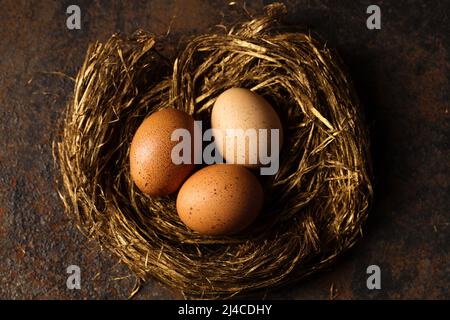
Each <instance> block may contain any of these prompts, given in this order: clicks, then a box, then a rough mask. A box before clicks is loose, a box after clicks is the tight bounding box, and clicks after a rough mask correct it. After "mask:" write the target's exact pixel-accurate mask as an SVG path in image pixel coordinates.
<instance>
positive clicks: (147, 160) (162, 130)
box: [130, 108, 194, 196]
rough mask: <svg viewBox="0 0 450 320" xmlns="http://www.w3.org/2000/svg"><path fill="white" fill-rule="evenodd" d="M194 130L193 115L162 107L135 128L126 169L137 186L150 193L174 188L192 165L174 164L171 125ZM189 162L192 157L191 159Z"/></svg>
mask: <svg viewBox="0 0 450 320" xmlns="http://www.w3.org/2000/svg"><path fill="white" fill-rule="evenodd" d="M181 128H182V129H187V130H189V132H190V134H191V137H193V133H194V119H193V118H192V117H191V116H190V115H188V114H187V113H185V112H183V111H180V110H176V109H173V108H166V109H162V110H160V111H157V112H155V113H153V114H151V115H150V116H149V117H148V118H146V119H145V120H144V122H143V123H142V124H141V125H140V126H139V128H138V129H137V131H136V133H135V135H134V137H133V140H132V142H131V147H130V173H131V178H132V180H133V181H134V183H135V184H136V185H137V187H138V188H139V189H140V190H141V191H142V192H144V193H146V194H148V195H151V196H165V195H168V194H170V193H172V192H175V191H176V190H178V188H179V187H180V186H181V184H182V183H183V182H184V180H186V178H187V176H188V175H189V174H190V173H191V171H192V170H193V169H194V165H193V164H174V162H173V161H172V158H171V153H172V148H173V147H174V146H175V145H176V144H177V143H178V142H177V141H171V135H172V132H173V131H174V130H175V129H181ZM191 163H193V161H191Z"/></svg>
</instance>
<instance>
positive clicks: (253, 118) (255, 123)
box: [211, 88, 283, 168]
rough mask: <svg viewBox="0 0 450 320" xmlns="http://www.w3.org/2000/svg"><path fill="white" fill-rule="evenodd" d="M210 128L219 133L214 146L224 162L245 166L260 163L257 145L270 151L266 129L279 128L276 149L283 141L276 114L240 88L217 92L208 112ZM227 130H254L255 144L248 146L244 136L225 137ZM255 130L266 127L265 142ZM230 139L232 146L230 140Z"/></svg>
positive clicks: (255, 95) (268, 133)
mask: <svg viewBox="0 0 450 320" xmlns="http://www.w3.org/2000/svg"><path fill="white" fill-rule="evenodd" d="M211 127H212V128H213V129H215V130H217V131H218V133H219V134H220V138H219V139H217V141H216V145H217V148H218V151H219V152H220V154H221V155H222V156H223V157H224V158H225V159H226V161H227V163H235V164H242V165H244V166H246V167H248V168H257V167H260V166H261V161H260V160H261V158H260V155H259V148H261V147H264V148H265V150H269V151H270V150H271V139H270V129H278V130H279V131H278V132H279V139H278V141H277V142H278V145H279V149H281V146H282V142H283V128H282V126H281V121H280V118H279V117H278V114H277V113H276V112H275V110H274V109H273V108H272V106H271V105H270V104H269V102H267V100H265V99H264V98H263V97H261V96H260V95H258V94H256V93H254V92H252V91H250V90H247V89H243V88H231V89H228V90H226V91H225V92H223V93H222V94H221V95H219V97H218V98H217V100H216V102H215V103H214V106H213V109H212V112H211ZM227 129H234V130H235V129H242V130H243V131H244V132H245V131H246V130H248V129H254V130H256V132H257V133H258V135H257V143H256V144H254V145H253V147H251V145H250V143H249V139H248V138H247V137H243V138H242V139H234V138H231V137H230V135H228V136H227ZM259 129H267V130H268V131H267V139H266V140H265V142H264V140H261V139H260V138H259V137H260V136H259ZM230 138H231V139H232V140H233V141H234V145H233V144H232V143H230V142H231V140H229V139H230ZM275 141H276V140H275Z"/></svg>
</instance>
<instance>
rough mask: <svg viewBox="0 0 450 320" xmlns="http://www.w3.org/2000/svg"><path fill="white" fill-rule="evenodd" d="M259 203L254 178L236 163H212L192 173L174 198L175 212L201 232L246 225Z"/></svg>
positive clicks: (230, 231)
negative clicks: (175, 198)
mask: <svg viewBox="0 0 450 320" xmlns="http://www.w3.org/2000/svg"><path fill="white" fill-rule="evenodd" d="M262 205H263V189H262V187H261V184H260V183H259V181H258V179H257V178H256V177H255V176H254V175H253V174H252V173H251V172H250V171H248V170H247V169H246V168H244V167H242V166H238V165H229V164H216V165H212V166H208V167H205V168H203V169H201V170H200V171H198V172H196V173H194V174H193V175H192V176H191V177H190V178H189V179H188V180H187V181H186V182H185V183H184V184H183V186H182V187H181V189H180V191H179V193H178V197H177V203H176V206H177V211H178V215H179V217H180V219H181V221H183V223H184V224H186V226H188V227H189V228H190V229H192V230H194V231H197V232H199V233H202V234H205V235H232V234H235V233H238V232H240V231H242V230H243V229H245V228H246V227H248V226H249V225H250V224H251V223H252V222H253V221H254V220H255V218H256V217H257V215H258V214H259V212H260V211H261V208H262Z"/></svg>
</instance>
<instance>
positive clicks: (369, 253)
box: [0, 0, 450, 299]
mask: <svg viewBox="0 0 450 320" xmlns="http://www.w3.org/2000/svg"><path fill="white" fill-rule="evenodd" d="M376 2H377V3H376V4H378V5H380V7H381V10H382V11H381V12H382V29H381V30H377V31H370V30H368V29H367V28H366V26H365V23H366V18H367V16H368V15H367V14H366V8H367V6H368V5H370V4H372V1H346V2H344V1H339V2H336V1H314V0H304V1H287V5H288V9H289V15H288V17H287V21H288V22H289V23H291V24H300V25H306V26H308V27H310V28H311V29H312V30H314V31H316V32H318V33H319V34H321V35H322V37H323V38H325V39H327V40H328V41H329V44H330V45H331V46H334V47H336V48H337V49H338V50H339V52H340V53H341V55H342V57H343V59H344V61H345V62H346V64H347V65H348V67H349V70H350V74H351V76H352V78H353V80H354V82H355V84H356V87H357V90H358V93H359V96H360V98H361V100H362V102H363V104H364V106H365V109H366V113H367V117H368V121H369V124H370V127H371V131H372V135H373V153H374V161H375V192H376V198H375V203H374V206H373V209H372V211H371V218H370V219H369V222H368V225H367V228H366V230H365V238H364V239H363V241H362V242H361V243H360V244H359V245H357V246H356V247H355V248H354V249H353V250H352V251H351V252H350V253H348V254H346V255H345V257H343V258H342V259H341V260H340V261H339V263H338V264H337V265H336V267H335V268H333V269H332V270H330V271H327V272H324V273H321V274H319V275H317V276H314V277H312V278H311V279H310V280H308V281H306V282H303V283H300V284H295V285H292V286H290V287H286V288H283V289H280V290H276V291H274V292H267V293H265V294H266V297H267V298H275V299H279V298H280V299H283V298H288V299H328V298H329V297H330V287H331V286H332V285H333V286H334V288H335V289H336V292H335V293H336V298H337V299H364V298H388V299H407V298H412V299H416V298H424V299H435V298H446V299H449V298H450V294H449V288H448V287H449V274H450V268H449V263H448V261H450V259H449V258H450V257H449V253H448V252H449V244H450V243H449V242H450V239H449V213H450V206H449V203H450V192H449V163H450V139H449V136H450V131H449V123H450V121H449V120H450V119H449V98H450V96H449V92H450V90H449V77H450V63H449V54H450V51H449V48H450V39H449V37H448V31H449V30H450V22H449V12H450V3H449V2H448V1H433V2H431V1H425V0H423V1H376ZM266 3H267V1H248V3H247V9H248V11H249V12H251V13H257V12H261V8H262V6H263V5H264V4H266ZM70 4H71V3H70V2H68V1H12V0H7V1H0V9H1V10H0V23H1V24H2V25H1V28H0V298H2V299H46V298H48V299H124V298H127V296H128V294H129V293H130V291H131V290H132V287H133V285H134V279H133V277H130V276H128V275H129V272H128V270H127V268H126V267H124V266H123V265H121V264H120V263H118V261H117V259H116V258H115V257H113V256H111V255H110V254H108V252H105V251H101V250H100V248H99V247H98V246H97V245H96V244H95V243H92V242H89V241H87V240H86V239H85V238H84V237H83V236H82V235H81V234H80V233H79V232H78V230H77V229H76V227H75V226H74V225H73V223H72V222H71V221H70V220H69V219H68V218H67V217H66V216H65V215H64V212H63V208H62V204H61V201H60V200H59V198H58V195H57V192H56V191H55V178H56V177H57V175H58V173H57V172H55V171H54V169H53V164H52V151H51V150H52V149H51V143H52V140H53V139H54V138H55V136H56V135H57V134H58V132H57V131H56V130H55V128H56V124H57V122H58V121H59V119H60V117H61V112H62V110H63V109H64V103H65V100H66V99H67V97H68V96H69V95H70V93H71V89H72V83H71V81H70V80H68V79H65V78H62V77H60V76H57V75H54V74H49V73H48V72H56V71H57V72H63V73H65V74H68V75H71V76H74V75H75V74H76V71H77V69H78V68H79V66H80V65H81V63H82V61H83V58H84V54H85V51H86V48H87V45H88V43H90V42H92V41H95V40H101V41H102V40H105V39H107V38H108V37H109V36H110V35H111V34H112V33H114V32H116V31H121V32H125V33H130V32H132V31H134V30H135V29H136V28H143V29H146V30H151V31H153V32H156V33H159V34H163V33H165V32H166V31H167V29H168V27H169V25H170V30H171V33H172V34H173V35H174V36H175V37H177V36H178V37H180V36H183V35H187V34H198V33H201V32H204V31H207V30H208V28H210V27H212V26H214V25H216V24H219V23H220V22H221V21H222V19H223V18H222V16H223V13H227V12H229V9H228V5H227V2H226V1H200V0H188V1H129V2H125V1H106V0H104V1H87V0H86V1H78V5H79V6H80V8H81V12H82V19H81V22H82V28H81V30H74V31H70V30H68V29H67V28H66V17H67V15H66V8H67V6H69V5H70ZM374 4H375V3H374ZM174 16H175V17H174ZM71 264H75V265H79V266H80V267H81V272H82V274H81V276H82V283H81V290H68V289H67V287H66V279H67V274H66V268H67V266H69V265H71ZM371 264H376V265H379V266H380V268H381V271H382V277H381V279H382V289H381V290H374V291H370V290H368V289H367V287H366V279H367V275H366V268H367V266H369V265H371ZM127 276H128V277H127ZM123 277H124V278H123ZM136 298H137V299H171V298H180V295H179V293H177V292H174V291H173V290H171V289H169V288H167V287H165V286H163V285H161V284H159V283H156V282H152V281H150V282H149V283H147V284H146V285H145V286H144V287H143V288H142V290H141V291H140V293H139V294H138V295H137V297H136Z"/></svg>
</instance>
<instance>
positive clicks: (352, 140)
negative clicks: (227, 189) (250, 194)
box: [56, 4, 372, 298]
mask: <svg viewBox="0 0 450 320" xmlns="http://www.w3.org/2000/svg"><path fill="white" fill-rule="evenodd" d="M285 11H286V9H285V7H284V6H283V5H281V4H274V5H271V6H268V7H266V12H265V14H264V15H263V16H261V17H258V18H256V19H252V20H251V21H249V22H245V23H243V24H239V25H236V26H234V27H232V28H231V29H228V30H227V31H225V32H223V33H214V34H207V35H201V36H198V37H195V38H193V39H191V40H190V41H188V42H187V44H185V46H184V49H183V50H181V52H179V53H178V55H177V57H176V59H173V60H170V59H168V58H166V57H165V55H164V54H162V53H161V48H163V47H164V46H165V41H166V40H167V39H165V38H162V39H157V38H156V37H155V36H154V35H152V34H148V33H146V32H144V31H138V32H136V33H135V34H133V35H132V36H130V37H123V36H120V35H113V36H112V37H111V38H110V39H109V40H108V41H107V42H106V43H104V44H102V43H98V42H97V43H95V44H93V45H91V46H90V47H89V49H88V52H87V56H86V59H85V61H84V64H83V66H82V68H81V70H80V71H79V73H78V75H77V78H76V82H75V92H74V96H73V99H71V101H70V102H69V104H68V106H67V110H66V112H67V113H66V116H65V119H64V133H63V138H62V139H61V140H60V141H58V142H57V144H56V151H57V152H56V158H57V160H58V164H59V168H60V170H61V174H62V186H63V188H62V189H63V190H61V192H60V193H61V196H62V199H63V201H64V204H65V207H66V211H67V213H68V214H69V215H70V216H71V217H73V218H75V219H76V222H77V224H78V226H79V228H80V230H81V231H82V232H83V233H84V234H85V235H86V236H87V237H89V238H93V239H95V240H97V241H98V242H99V243H100V244H101V246H102V247H104V248H107V249H109V250H110V251H112V252H113V253H115V254H116V255H117V256H118V257H119V258H120V260H121V261H122V262H124V263H125V264H127V265H128V266H129V268H130V269H131V270H132V271H133V272H134V273H135V274H136V276H137V279H139V281H141V280H142V281H145V280H147V279H148V278H150V277H153V278H156V279H158V280H160V281H162V282H164V283H166V284H168V285H170V286H171V287H174V288H177V289H179V290H181V292H182V293H183V294H184V296H185V297H187V298H226V297H231V296H235V295H243V294H249V293H251V292H255V291H258V290H265V289H272V288H274V287H279V286H281V285H283V284H286V283H288V282H293V281H296V280H300V279H302V278H304V277H305V276H307V275H310V274H311V273H314V272H316V271H318V270H321V269H323V268H325V267H328V266H330V265H331V264H332V263H334V262H335V260H336V258H337V257H338V256H339V255H341V254H342V253H343V252H344V251H346V250H347V249H349V248H350V247H352V246H353V245H354V244H355V243H356V241H357V240H358V239H359V238H360V237H361V235H362V231H361V227H362V224H363V222H364V220H365V219H366V216H367V212H368V208H369V204H370V200H371V197H372V188H371V183H370V179H369V177H370V175H369V173H370V165H369V152H368V138H367V133H366V130H365V127H364V122H363V120H362V117H361V110H360V109H359V104H358V101H357V98H356V97H355V94H354V90H353V88H352V85H351V83H350V82H349V80H348V79H347V76H346V74H345V72H344V71H343V67H342V64H341V62H340V60H339V58H338V57H337V55H335V54H334V53H332V52H331V51H330V50H329V49H328V48H326V47H325V46H324V45H323V44H322V43H321V42H320V41H318V40H316V39H314V38H313V37H311V36H310V35H308V34H304V33H289V32H282V31H280V30H281V29H279V28H280V26H279V23H278V20H279V19H278V18H279V17H280V15H281V14H283V13H285ZM230 87H245V88H248V89H251V90H253V91H255V92H257V93H259V94H261V95H262V96H264V97H265V98H266V99H267V100H268V101H269V102H270V103H271V104H272V106H273V107H274V108H275V110H276V111H277V112H278V114H279V116H280V118H281V121H282V123H283V126H284V132H285V141H284V147H283V149H282V153H281V155H280V169H279V171H278V173H277V174H276V175H274V176H271V177H268V178H266V179H265V180H264V187H265V190H266V199H265V205H264V208H263V212H262V213H261V215H260V216H259V217H258V219H257V221H256V222H255V223H254V225H253V226H252V228H250V230H249V232H247V233H245V234H243V235H240V236H235V237H211V236H202V235H200V234H197V233H195V232H192V231H190V230H189V229H187V228H186V227H185V226H184V225H183V224H182V223H181V221H180V220H179V218H178V215H177V213H176V208H175V199H176V195H171V196H168V197H162V198H152V197H149V196H146V195H145V194H143V193H141V192H140V191H139V190H138V189H137V188H136V186H135V185H134V184H133V183H132V181H131V180H130V173H129V162H128V159H129V158H128V157H129V146H130V143H131V139H132V137H133V134H134V132H135V131H136V129H137V127H138V126H139V125H140V124H141V122H142V121H143V119H144V118H145V117H146V116H148V115H150V114H151V113H152V112H155V111H156V110H158V109H161V108H165V107H169V106H170V107H174V108H178V109H182V110H184V111H186V112H188V113H190V114H192V115H193V116H194V118H195V119H197V120H204V121H205V122H206V123H207V122H208V119H209V117H210V111H211V107H212V105H213V103H214V101H215V99H216V97H217V96H218V95H219V94H220V93H222V92H223V91H225V90H226V89H228V88H230Z"/></svg>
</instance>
